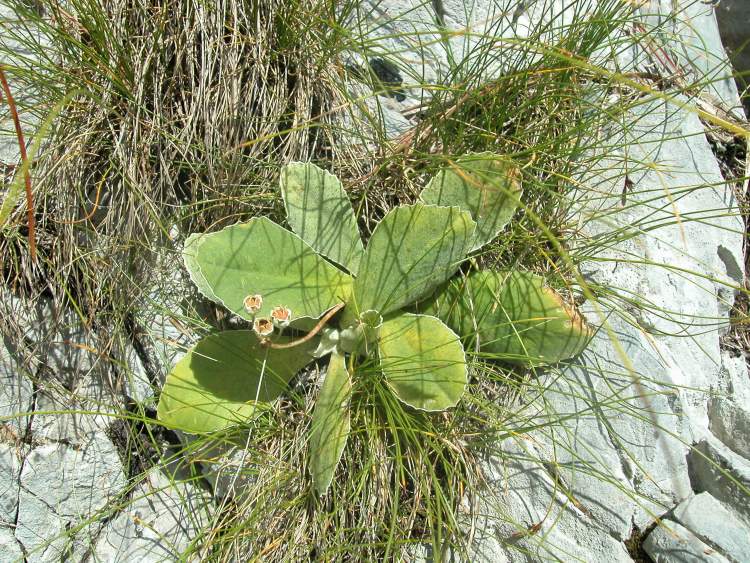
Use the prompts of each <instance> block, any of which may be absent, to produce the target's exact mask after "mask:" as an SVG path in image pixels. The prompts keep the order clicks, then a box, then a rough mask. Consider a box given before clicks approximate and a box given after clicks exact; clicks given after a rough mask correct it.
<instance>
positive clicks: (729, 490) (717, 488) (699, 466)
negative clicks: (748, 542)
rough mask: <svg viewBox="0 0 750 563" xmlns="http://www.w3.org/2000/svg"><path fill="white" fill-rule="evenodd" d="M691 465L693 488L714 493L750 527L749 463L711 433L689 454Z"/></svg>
mask: <svg viewBox="0 0 750 563" xmlns="http://www.w3.org/2000/svg"><path fill="white" fill-rule="evenodd" d="M688 463H689V466H690V479H691V482H692V485H693V489H695V490H696V491H699V492H703V491H707V492H709V493H711V495H712V496H713V497H715V498H716V499H718V500H719V501H721V502H722V503H724V504H726V505H727V506H729V507H731V508H732V509H733V510H734V511H735V512H736V513H737V515H738V516H739V517H740V518H741V519H743V520H744V522H745V524H746V525H750V502H748V496H747V492H746V491H748V490H750V461H749V460H747V459H745V458H743V457H742V456H740V455H738V454H736V453H734V452H733V451H732V450H730V449H729V448H728V447H727V446H726V445H724V444H723V443H722V442H720V441H719V440H718V439H716V438H715V437H714V436H713V435H710V434H709V435H707V436H706V437H705V438H703V439H702V440H700V441H699V442H698V443H697V444H696V445H695V447H694V449H692V450H691V451H690V454H689V457H688Z"/></svg>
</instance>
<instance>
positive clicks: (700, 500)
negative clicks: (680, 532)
mask: <svg viewBox="0 0 750 563" xmlns="http://www.w3.org/2000/svg"><path fill="white" fill-rule="evenodd" d="M673 518H674V519H675V520H677V521H678V522H679V523H680V524H682V525H683V526H685V527H686V528H687V529H688V530H690V531H691V532H693V533H694V534H695V535H696V536H698V537H699V538H700V539H701V540H702V541H704V542H705V543H707V544H709V545H710V546H711V547H713V548H715V549H717V550H719V551H720V552H721V553H722V554H723V555H725V556H726V557H728V558H729V559H731V560H732V561H735V562H737V563H741V562H743V561H750V527H748V526H747V525H746V524H744V523H743V522H741V521H740V520H739V519H738V518H737V516H735V515H734V514H733V513H732V512H731V511H730V510H729V509H728V508H726V507H725V506H724V505H723V504H722V503H720V502H719V501H718V500H716V499H715V498H714V497H712V496H711V495H710V494H709V493H701V494H699V495H696V496H694V497H692V498H689V499H687V500H685V501H683V502H681V503H680V504H679V505H677V507H675V509H674V511H673Z"/></svg>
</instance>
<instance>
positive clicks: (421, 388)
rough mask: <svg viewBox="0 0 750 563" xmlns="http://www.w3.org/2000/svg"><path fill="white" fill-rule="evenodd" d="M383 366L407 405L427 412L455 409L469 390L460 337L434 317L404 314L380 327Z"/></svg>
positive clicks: (392, 386)
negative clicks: (466, 390)
mask: <svg viewBox="0 0 750 563" xmlns="http://www.w3.org/2000/svg"><path fill="white" fill-rule="evenodd" d="M378 348H379V352H380V367H381V369H382V370H383V373H384V374H385V377H386V380H387V381H388V384H389V385H390V386H391V388H392V389H393V391H394V392H395V393H396V395H397V396H398V398H399V399H401V400H402V401H403V402H404V403H406V404H408V405H411V406H412V407H415V408H417V409H422V410H426V411H441V410H444V409H447V408H449V407H453V406H455V405H456V404H457V403H458V401H459V399H460V398H461V395H462V394H463V392H464V389H465V388H466V382H467V367H466V355H465V354H464V349H463V346H462V345H461V342H460V340H459V338H458V336H457V335H456V334H455V333H454V332H453V331H452V330H451V329H450V328H448V327H447V326H446V325H444V324H443V323H442V321H440V319H437V318H435V317H431V316H428V315H413V314H409V313H406V314H401V315H399V316H397V317H394V318H392V319H389V320H387V321H385V322H383V325H382V326H381V327H380V341H379V343H378Z"/></svg>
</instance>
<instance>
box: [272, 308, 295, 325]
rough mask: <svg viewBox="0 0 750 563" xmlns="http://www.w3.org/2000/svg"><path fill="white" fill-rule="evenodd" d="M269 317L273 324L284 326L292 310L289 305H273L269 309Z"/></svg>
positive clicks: (287, 322)
mask: <svg viewBox="0 0 750 563" xmlns="http://www.w3.org/2000/svg"><path fill="white" fill-rule="evenodd" d="M271 318H272V319H273V324H274V325H275V326H277V327H279V328H286V327H288V326H289V321H290V320H291V318H292V310H291V309H290V308H289V307H274V308H273V309H271Z"/></svg>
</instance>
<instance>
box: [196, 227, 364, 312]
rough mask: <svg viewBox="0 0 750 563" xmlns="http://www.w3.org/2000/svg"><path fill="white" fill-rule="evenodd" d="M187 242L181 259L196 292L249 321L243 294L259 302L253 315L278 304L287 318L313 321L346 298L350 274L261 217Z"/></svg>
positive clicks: (348, 294) (289, 233)
mask: <svg viewBox="0 0 750 563" xmlns="http://www.w3.org/2000/svg"><path fill="white" fill-rule="evenodd" d="M188 242H189V243H190V244H186V245H185V250H184V251H183V258H184V261H185V266H186V267H187V269H188V271H189V272H190V276H191V278H192V280H193V282H194V283H195V284H196V286H197V287H198V289H199V290H200V291H201V292H202V293H203V294H204V295H205V296H206V297H208V298H209V299H211V300H213V301H217V302H218V303H221V304H222V305H224V306H225V307H226V308H227V309H229V310H230V311H232V312H233V313H235V314H236V315H239V316H241V317H243V318H245V319H248V320H250V319H252V315H250V313H248V312H247V311H246V310H245V307H244V300H245V297H247V296H248V295H256V294H257V295H260V296H261V297H262V299H263V304H262V307H261V308H260V310H259V311H258V312H257V313H256V315H257V316H258V317H267V316H269V315H270V313H271V309H273V308H274V307H277V306H283V307H288V308H289V309H291V311H292V320H294V319H300V318H318V317H320V315H322V314H323V313H324V312H326V311H327V310H328V309H330V308H331V307H333V306H334V305H336V304H337V303H340V302H342V301H346V300H347V299H348V298H349V296H350V295H351V287H352V278H351V276H349V275H347V274H346V273H344V272H342V271H341V270H339V269H337V268H336V267H335V266H333V265H331V264H330V263H328V262H326V261H325V260H324V259H323V258H321V257H320V256H318V255H317V254H316V253H315V251H314V250H313V249H312V248H310V247H309V246H308V245H307V243H305V242H304V241H303V240H302V239H300V238H299V237H298V236H297V235H295V234H294V233H291V232H289V231H287V230H286V229H284V228H282V227H280V226H279V225H277V224H276V223H274V222H273V221H271V220H269V219H267V218H265V217H258V218H254V219H251V220H250V221H248V222H247V223H241V224H237V225H232V226H230V227H226V228H225V229H222V230H221V231H218V232H215V233H210V234H205V235H198V236H196V235H193V236H191V237H190V238H189V239H188Z"/></svg>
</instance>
